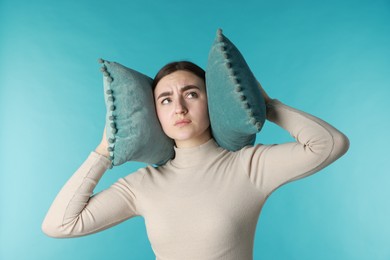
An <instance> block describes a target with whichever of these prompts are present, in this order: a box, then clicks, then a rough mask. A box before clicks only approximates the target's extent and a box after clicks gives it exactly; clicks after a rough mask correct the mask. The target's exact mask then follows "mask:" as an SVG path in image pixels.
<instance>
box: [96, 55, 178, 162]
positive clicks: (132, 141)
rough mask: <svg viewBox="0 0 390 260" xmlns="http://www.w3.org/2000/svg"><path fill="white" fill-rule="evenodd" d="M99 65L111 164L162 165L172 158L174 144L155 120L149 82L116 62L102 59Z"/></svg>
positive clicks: (148, 79)
mask: <svg viewBox="0 0 390 260" xmlns="http://www.w3.org/2000/svg"><path fill="white" fill-rule="evenodd" d="M99 62H100V63H102V67H101V71H102V72H103V85H104V99H105V104H106V108H107V115H106V135H107V140H108V143H109V147H108V150H109V152H110V159H111V161H112V165H114V166H115V165H120V164H123V163H125V162H127V161H138V162H145V163H148V164H157V165H160V164H164V163H165V162H166V161H168V160H169V159H170V158H172V157H173V155H174V149H173V146H174V143H173V140H172V139H170V138H169V137H168V136H166V135H165V133H164V132H163V130H162V128H161V125H160V122H159V121H158V118H157V114H156V110H155V105H154V98H153V90H152V79H151V78H149V77H148V76H146V75H144V74H142V73H139V72H137V71H135V70H132V69H130V68H127V67H125V66H123V65H121V64H119V63H116V62H109V61H106V60H103V59H99Z"/></svg>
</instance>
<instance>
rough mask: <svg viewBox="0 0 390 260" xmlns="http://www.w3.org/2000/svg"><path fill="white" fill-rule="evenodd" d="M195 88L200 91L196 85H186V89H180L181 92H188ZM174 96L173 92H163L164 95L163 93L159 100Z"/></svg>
mask: <svg viewBox="0 0 390 260" xmlns="http://www.w3.org/2000/svg"><path fill="white" fill-rule="evenodd" d="M193 88H195V89H198V90H200V88H199V87H197V86H195V85H186V86H184V87H182V88H181V89H180V92H184V91H187V90H189V89H193ZM172 94H173V92H172V91H166V92H163V93H161V94H160V95H158V97H157V99H160V98H162V97H169V96H171V95H172Z"/></svg>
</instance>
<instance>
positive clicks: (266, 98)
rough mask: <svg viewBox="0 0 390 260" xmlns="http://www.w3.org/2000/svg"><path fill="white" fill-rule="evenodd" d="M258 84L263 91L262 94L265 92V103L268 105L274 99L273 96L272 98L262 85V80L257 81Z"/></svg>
mask: <svg viewBox="0 0 390 260" xmlns="http://www.w3.org/2000/svg"><path fill="white" fill-rule="evenodd" d="M257 84H258V85H259V89H260V91H261V94H263V98H264V101H265V104H266V105H267V104H268V103H269V102H270V101H271V100H272V98H270V97H269V96H268V94H267V93H266V92H265V90H264V89H263V87H262V86H261V84H260V82H258V81H257Z"/></svg>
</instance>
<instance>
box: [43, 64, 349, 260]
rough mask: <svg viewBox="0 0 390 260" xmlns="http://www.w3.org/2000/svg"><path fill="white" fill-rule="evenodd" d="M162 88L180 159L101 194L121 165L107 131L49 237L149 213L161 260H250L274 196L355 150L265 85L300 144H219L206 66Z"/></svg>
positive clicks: (159, 101)
mask: <svg viewBox="0 0 390 260" xmlns="http://www.w3.org/2000/svg"><path fill="white" fill-rule="evenodd" d="M153 86H154V97H155V104H156V110H157V115H158V118H159V121H160V123H161V125H162V128H163V130H164V132H165V133H166V134H167V135H168V136H169V137H170V138H172V139H173V140H174V141H175V147H174V149H175V158H174V159H172V160H170V161H168V162H167V163H166V164H165V165H162V166H159V167H152V166H148V167H146V168H143V169H140V170H138V171H136V172H135V173H132V174H130V175H128V176H127V177H125V178H122V179H120V180H118V181H117V182H116V183H115V184H113V185H112V186H111V187H110V188H108V189H106V190H104V191H102V192H100V193H97V194H95V195H92V193H93V189H94V187H95V186H96V184H97V182H98V181H99V179H100V178H101V177H102V175H103V174H104V172H105V171H106V169H107V168H108V167H109V166H110V164H111V163H110V161H109V159H107V156H108V152H107V146H108V144H107V141H106V138H105V134H103V138H102V141H101V143H100V145H99V146H98V147H97V148H96V150H95V151H94V152H92V153H91V154H90V155H89V157H88V158H87V160H86V161H85V162H84V163H83V164H82V165H81V167H80V168H79V169H78V170H77V171H76V172H75V173H74V175H73V176H72V177H71V178H70V180H69V181H68V182H67V183H66V184H65V186H64V187H63V189H62V190H61V191H60V193H59V194H58V196H57V198H56V199H55V201H54V202H53V204H52V206H51V208H50V210H49V212H48V214H47V216H46V218H45V220H44V222H43V226H42V228H43V231H44V232H45V233H46V234H47V235H49V236H53V237H76V236H82V235H87V234H91V233H95V232H98V231H101V230H103V229H106V228H109V227H111V226H113V225H116V224H118V223H120V222H122V221H124V220H126V219H129V218H131V217H134V216H142V217H144V219H145V224H146V229H147V234H148V238H149V240H150V242H151V245H152V249H153V251H154V253H155V255H156V259H161V260H163V259H169V260H174V259H178V260H182V259H196V260H200V259H201V260H206V259H225V260H226V259H231V260H237V259H240V260H249V259H252V258H253V242H254V235H255V230H256V224H257V220H258V217H259V214H260V211H261V208H262V206H263V204H264V202H265V201H266V199H267V198H268V196H269V195H270V194H271V193H272V192H273V191H274V190H275V189H276V188H278V187H280V186H281V185H283V184H285V183H287V182H290V181H292V180H296V179H299V178H302V177H305V176H308V175H310V174H312V173H314V172H317V171H319V170H320V169H322V168H324V167H325V166H327V165H329V164H330V163H332V162H333V161H335V160H336V159H337V158H339V157H340V156H342V155H343V154H344V153H345V152H346V151H347V149H348V146H349V142H348V139H347V137H346V136H345V135H343V134H342V133H341V132H339V131H338V130H336V129H335V128H333V127H332V126H330V125H329V124H327V123H326V122H324V121H322V120H320V119H318V118H316V117H314V116H312V115H309V114H307V113H304V112H302V111H299V110H297V109H294V108H291V107H289V106H287V105H284V104H282V103H281V102H279V101H277V100H275V99H271V98H270V97H269V96H268V95H267V94H266V93H265V91H264V90H263V89H262V88H261V86H260V84H259V87H260V88H261V90H262V93H263V95H264V98H265V101H266V103H267V119H268V120H269V121H272V122H274V123H275V124H277V125H279V126H280V127H282V128H284V129H285V130H287V131H288V132H290V133H291V135H292V136H293V137H294V138H295V139H296V142H292V143H285V144H278V145H261V144H257V145H255V146H247V147H244V148H242V149H241V150H239V151H237V152H230V151H227V150H224V149H223V148H221V147H219V146H218V145H217V143H216V142H215V141H214V139H213V138H212V134H211V131H210V120H209V116H208V110H207V95H206V86H205V73H204V71H203V70H202V69H201V68H199V67H198V66H196V65H195V64H193V63H190V62H174V63H170V64H168V65H166V66H165V67H163V68H162V69H161V70H160V72H159V73H158V74H157V75H156V77H155V80H154V82H153ZM150 149H153V147H151V148H150Z"/></svg>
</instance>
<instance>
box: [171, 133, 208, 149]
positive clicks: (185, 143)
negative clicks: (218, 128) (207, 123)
mask: <svg viewBox="0 0 390 260" xmlns="http://www.w3.org/2000/svg"><path fill="white" fill-rule="evenodd" d="M210 139H211V134H210V131H206V132H205V133H204V134H203V135H201V136H198V137H197V138H192V139H189V140H175V146H176V147H177V148H191V147H196V146H199V145H202V144H204V143H206V142H208V141H209V140H210Z"/></svg>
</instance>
